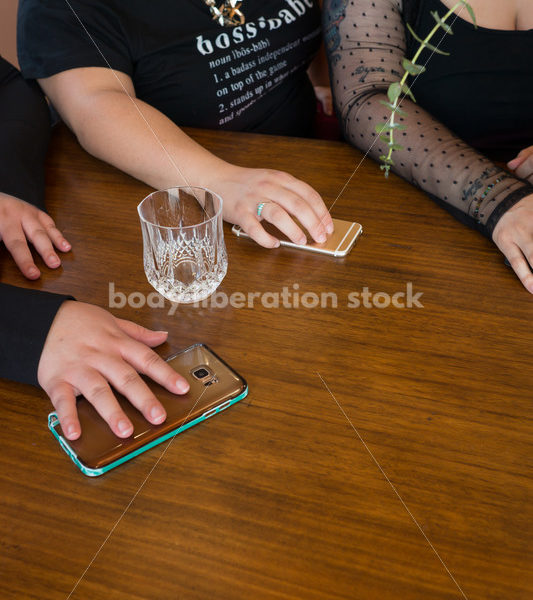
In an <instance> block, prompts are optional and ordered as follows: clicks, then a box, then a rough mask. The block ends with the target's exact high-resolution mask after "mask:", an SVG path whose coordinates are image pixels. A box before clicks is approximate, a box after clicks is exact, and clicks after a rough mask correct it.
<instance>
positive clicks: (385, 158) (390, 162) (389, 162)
mask: <svg viewBox="0 0 533 600" xmlns="http://www.w3.org/2000/svg"><path fill="white" fill-rule="evenodd" d="M379 160H380V161H381V162H382V163H384V164H386V165H392V166H393V167H394V161H393V160H392V158H389V157H388V156H385V155H384V154H382V155H381V156H380V157H379Z"/></svg>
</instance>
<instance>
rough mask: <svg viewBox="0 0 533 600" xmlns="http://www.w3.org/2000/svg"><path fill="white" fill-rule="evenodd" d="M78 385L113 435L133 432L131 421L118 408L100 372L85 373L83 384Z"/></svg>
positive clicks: (119, 435)
mask: <svg viewBox="0 0 533 600" xmlns="http://www.w3.org/2000/svg"><path fill="white" fill-rule="evenodd" d="M78 387H79V390H80V392H81V393H82V394H83V395H84V396H85V398H87V400H88V401H89V402H90V403H91V404H92V405H93V406H94V408H95V409H96V411H97V412H98V414H99V415H100V416H101V417H102V419H104V421H106V423H107V424H108V425H109V427H110V428H111V431H112V432H113V433H114V434H115V435H117V436H118V437H121V438H126V437H129V436H130V435H131V434H132V433H133V425H132V424H131V421H130V420H129V419H128V417H127V416H126V413H125V412H124V411H123V410H122V409H121V408H120V405H119V403H118V401H117V399H116V398H115V396H114V395H113V392H112V391H111V388H110V387H109V384H108V383H107V381H106V380H105V378H104V377H103V376H102V375H101V374H100V373H97V372H96V371H93V372H91V373H90V374H87V375H86V376H85V380H84V382H83V385H80V386H78ZM117 387H118V386H117Z"/></svg>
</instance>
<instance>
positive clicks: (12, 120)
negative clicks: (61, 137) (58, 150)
mask: <svg viewBox="0 0 533 600" xmlns="http://www.w3.org/2000/svg"><path fill="white" fill-rule="evenodd" d="M49 136H50V114H49V110H48V105H47V104H46V100H45V99H44V96H43V94H42V92H41V91H40V89H39V86H38V85H37V84H36V83H35V82H28V81H24V79H23V78H22V76H21V75H20V73H19V72H18V71H17V70H16V69H15V68H14V67H12V66H11V65H10V64H9V63H8V62H7V61H5V60H4V59H3V58H1V57H0V192H3V193H4V194H9V195H10V196H15V197H16V198H20V199H21V200H25V201H26V202H30V203H31V204H34V205H35V206H37V207H39V208H40V209H42V210H44V158H45V155H46V149H47V147H48V140H49Z"/></svg>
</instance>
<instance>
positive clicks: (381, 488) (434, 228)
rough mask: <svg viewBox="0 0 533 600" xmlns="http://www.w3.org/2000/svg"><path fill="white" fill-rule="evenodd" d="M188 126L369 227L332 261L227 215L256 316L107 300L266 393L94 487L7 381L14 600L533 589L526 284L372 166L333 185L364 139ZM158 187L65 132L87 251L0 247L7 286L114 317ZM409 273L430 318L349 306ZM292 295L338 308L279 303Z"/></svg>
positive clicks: (503, 595)
mask: <svg viewBox="0 0 533 600" xmlns="http://www.w3.org/2000/svg"><path fill="white" fill-rule="evenodd" d="M189 133H190V134H191V135H192V136H193V137H194V138H195V139H197V140H198V141H199V142H200V143H202V144H203V145H205V146H206V147H207V148H208V149H210V150H212V151H213V152H215V153H216V154H218V155H220V156H223V157H224V158H225V159H227V160H229V161H231V162H235V163H238V164H241V165H244V166H262V167H270V168H276V169H283V170H288V171H289V172H291V173H292V174H293V175H295V176H297V177H299V178H301V179H304V180H305V181H307V182H309V183H310V184H311V185H312V186H314V187H315V188H316V189H317V190H318V191H319V192H320V193H321V194H322V196H323V197H324V198H325V200H326V203H327V204H328V206H329V205H330V204H332V203H333V202H334V201H336V202H335V204H334V206H333V209H332V214H333V216H335V217H338V218H344V219H350V220H356V221H358V222H360V223H362V224H363V227H364V235H363V236H362V238H361V239H360V240H359V241H358V243H357V245H356V247H355V248H354V250H353V251H352V253H351V254H350V255H349V256H348V257H346V258H345V259H334V258H328V257H323V256H317V255H313V254H309V253H304V252H301V251H298V250H290V249H284V248H280V249H278V250H264V249H262V248H260V247H258V246H256V245H255V244H254V243H252V242H250V241H247V240H244V239H237V238H236V237H235V236H233V235H232V234H231V232H230V228H229V227H228V226H227V225H226V226H225V233H226V244H227V248H228V253H229V270H228V274H227V276H226V278H225V280H224V281H223V282H222V284H221V286H220V288H219V291H220V292H223V293H224V294H226V295H230V294H232V293H235V292H242V293H243V294H245V295H246V294H249V293H256V294H257V295H256V296H255V301H254V304H255V306H254V307H245V308H234V307H232V306H226V307H220V308H217V307H215V306H205V307H193V306H180V307H179V308H178V310H177V311H176V312H175V314H169V309H170V305H169V304H168V302H167V303H166V305H165V308H150V307H148V306H146V305H145V306H144V307H142V308H132V307H131V306H126V307H124V308H122V309H118V308H113V309H111V310H112V312H113V313H114V314H115V315H117V316H120V317H124V318H128V319H133V320H136V321H138V322H140V323H142V324H143V325H145V326H147V327H153V328H156V329H168V330H169V331H170V336H169V342H168V343H167V344H165V346H163V347H161V348H160V349H159V351H160V353H161V354H162V355H169V354H170V353H171V352H172V351H174V350H177V349H180V348H184V347H186V346H188V345H190V344H192V343H194V342H198V341H202V342H205V343H207V344H209V345H210V346H211V347H212V348H213V349H214V350H215V351H216V352H218V353H219V354H220V355H221V356H222V357H223V358H224V359H225V360H227V362H229V363H230V364H231V365H232V366H234V367H235V368H236V369H237V370H238V371H239V372H241V373H242V374H243V375H244V376H245V377H246V379H247V380H248V383H249V386H250V394H249V397H248V398H247V399H246V400H245V401H243V402H241V403H239V404H237V405H236V406H234V407H232V408H231V409H230V410H228V411H226V412H225V413H223V414H221V415H220V416H217V417H216V418H214V419H211V420H210V421H208V422H206V423H204V424H201V425H199V426H197V427H195V428H193V429H191V430H189V431H187V432H185V433H183V434H182V435H180V436H178V437H177V438H175V439H174V441H173V442H172V443H170V444H168V445H166V444H165V445H163V446H159V447H158V448H155V449H153V450H151V451H150V452H147V453H145V454H144V455H142V456H140V457H138V458H136V459H135V460H133V461H131V462H130V463H128V464H126V465H124V466H121V467H120V468H117V469H116V470H114V471H113V472H110V473H109V474H107V475H104V476H102V477H100V478H96V479H89V478H86V477H84V476H83V475H82V474H81V473H80V472H79V471H78V470H77V469H76V468H75V466H74V465H73V464H72V463H71V462H70V460H69V459H68V458H67V456H66V455H65V454H64V453H63V452H62V451H61V450H60V448H59V446H58V445H57V443H56V442H55V440H54V439H53V437H52V435H51V434H50V432H49V431H48V429H47V427H46V415H47V413H48V412H49V410H50V408H51V405H50V402H49V401H48V399H47V398H46V396H45V394H44V393H43V392H41V391H39V390H37V389H35V388H32V387H29V386H24V385H21V384H14V383H10V382H6V381H2V382H0V397H1V399H2V402H1V405H0V406H1V407H0V414H1V422H2V427H1V430H0V445H1V448H2V452H1V454H0V464H1V468H0V528H1V544H2V548H1V558H0V575H1V577H0V597H1V598H2V599H7V598H9V599H11V598H13V599H21V598H23V599H26V598H28V599H39V600H47V599H61V598H67V597H70V598H72V599H91V600H100V599H102V600H104V599H105V600H110V599H117V600H140V599H143V600H148V599H149V600H151V599H158V600H159V599H161V600H167V599H177V598H179V599H182V598H183V599H201V600H205V599H214V598H216V599H220V600H223V599H228V600H230V599H231V600H235V599H256V598H257V599H272V600H274V599H276V600H280V599H292V598H298V599H300V598H301V599H310V600H315V599H316V600H323V599H330V598H331V599H364V600H374V599H375V600H388V599H402V600H411V599H413V600H414V599H417V600H418V599H423V600H427V599H430V598H431V599H432V600H445V599H446V600H451V599H461V598H467V599H468V600H502V599H513V600H518V599H521V600H525V599H527V598H532V597H533V577H532V573H533V569H532V553H531V549H532V548H531V534H532V531H531V522H532V508H531V500H532V496H531V489H532V485H531V474H532V468H531V467H532V461H531V456H532V427H531V398H532V393H531V388H532V383H533V377H532V360H533V332H532V328H531V315H532V309H533V298H532V296H531V295H529V294H528V293H527V292H526V291H525V290H524V289H523V288H522V286H521V284H520V282H519V281H518V279H517V278H516V277H515V276H514V274H513V273H512V271H511V270H510V269H509V268H508V267H506V266H505V265H504V263H503V257H502V256H501V254H500V253H499V252H498V251H497V249H496V248H495V247H494V246H493V244H492V243H491V242H489V241H488V240H486V239H484V238H482V237H481V236H480V235H479V234H478V233H476V232H474V231H470V230H468V229H467V228H465V227H464V226H462V225H460V224H458V223H457V222H455V221H454V220H453V218H452V217H450V216H449V215H447V214H446V213H445V212H443V211H442V210H441V209H439V208H438V207H436V206H435V205H433V203H432V202H431V201H430V200H429V199H427V198H426V197H425V196H424V195H423V194H421V193H420V192H418V191H416V190H415V189H414V188H413V187H411V186H410V185H408V184H407V183H405V182H403V181H401V180H399V179H398V178H396V177H394V176H391V178H390V180H389V181H385V180H384V179H383V176H382V173H381V172H380V171H379V168H378V167H377V166H376V165H375V164H373V163H372V162H371V161H369V160H367V161H365V162H364V163H363V164H362V165H361V166H360V167H359V168H358V170H357V171H356V173H355V175H354V176H353V178H352V179H351V181H350V182H349V184H348V185H347V186H346V188H345V189H344V191H343V192H342V194H341V195H340V197H338V196H339V193H340V192H341V190H342V189H343V186H344V184H345V183H346V181H347V180H348V178H349V177H350V175H351V174H352V172H353V171H354V170H355V168H356V167H357V166H358V165H359V163H360V161H361V159H362V155H361V154H359V153H358V152H356V151H355V150H353V149H351V148H349V147H348V146H346V145H343V144H341V143H335V142H321V141H314V140H301V139H285V138H277V137H270V136H260V135H250V134H237V133H222V132H206V131H194V130H192V131H190V132H189ZM162 160H164V157H163V156H162ZM147 192H149V188H147V187H146V186H144V185H143V184H141V183H139V182H137V181H135V180H133V179H131V178H129V177H128V176H126V175H124V174H122V173H119V172H118V171H116V170H115V169H113V168H112V167H109V166H107V165H104V164H102V163H101V162H99V161H97V160H95V159H93V158H91V157H90V156H89V155H87V154H86V153H85V152H84V151H83V150H81V149H80V148H79V146H78V144H77V142H76V141H75V140H74V138H73V137H72V136H71V134H70V133H69V132H67V131H66V130H65V129H64V128H59V129H58V130H56V132H55V134H54V138H53V142H52V147H51V151H50V156H49V161H48V182H47V201H48V207H49V210H50V213H51V214H52V216H53V217H54V218H55V219H56V222H57V224H58V226H59V227H60V229H61V230H62V231H63V232H64V233H65V235H66V237H67V238H68V239H69V240H70V241H71V242H72V245H73V250H72V252H71V253H70V254H68V255H66V256H65V257H64V260H63V267H62V268H61V269H60V270H58V271H57V272H54V271H50V270H48V269H46V268H43V276H42V278H41V280H39V281H38V282H35V283H32V282H29V281H26V280H24V278H23V277H22V276H21V275H20V274H19V273H18V272H17V270H16V268H15V266H14V265H13V263H12V261H11V260H9V257H8V256H7V254H6V252H5V250H4V249H3V248H2V250H1V252H0V254H1V256H0V264H1V267H2V281H5V282H8V283H13V284H16V285H22V286H26V287H32V286H33V287H36V288H42V289H46V290H51V291H56V292H61V293H70V294H73V295H74V296H75V297H76V298H77V299H78V300H83V301H88V302H93V303H95V304H98V305H100V306H103V307H108V306H109V286H110V284H111V283H112V284H114V286H115V290H116V291H118V292H122V293H124V294H126V295H129V294H132V293H134V292H140V293H142V294H145V295H148V294H150V293H151V292H152V291H153V290H152V289H151V287H150V286H149V284H148V282H147V281H146V278H145V275H144V272H143V267H142V241H141V235H140V227H139V224H138V218H137V212H136V205H137V203H138V202H139V201H140V200H141V199H142V198H143V197H144V195H145V194H146V193H147ZM39 266H41V265H39ZM408 284H411V285H412V289H413V293H418V292H421V293H422V296H421V297H420V298H419V301H420V302H421V304H422V305H423V307H416V306H415V307H412V308H403V309H402V308H395V307H393V306H388V307H384V308H376V307H374V306H373V305H371V306H372V307H365V306H359V307H355V306H350V302H349V301H350V298H351V299H352V300H353V299H355V296H353V295H352V296H350V294H353V293H354V292H357V293H362V292H364V290H365V288H368V292H369V293H373V294H377V293H379V292H381V293H382V295H381V296H377V298H376V297H374V299H377V300H378V301H382V302H385V299H386V296H384V295H383V294H388V295H389V296H392V295H393V294H395V293H397V292H402V291H405V290H406V289H407V285H408ZM284 286H286V287H288V288H289V291H290V292H291V293H293V292H295V291H297V292H299V294H300V298H301V295H302V294H303V293H306V292H307V293H312V294H318V295H320V294H322V293H330V294H336V297H337V307H332V306H331V302H330V303H329V304H328V306H327V307H323V308H321V307H317V308H305V307H301V306H300V307H298V308H296V307H294V306H292V307H284V306H280V307H278V308H271V307H268V304H269V302H270V304H272V303H273V302H274V301H275V297H276V296H275V295H276V294H280V293H281V292H282V291H283V287H284ZM296 286H297V287H296ZM267 293H269V295H265V294H267ZM259 294H263V296H259ZM306 298H307V299H308V301H309V300H310V299H311V298H313V297H312V296H310V295H308V296H306ZM330 298H331V296H330ZM261 299H262V300H263V301H265V304H267V306H263V304H262V303H261ZM352 304H353V303H352ZM322 380H323V381H324V382H325V384H326V385H327V387H329V390H330V391H331V393H329V392H328V390H327V389H326V386H325V385H324V383H323V381H322ZM363 441H364V443H363ZM378 465H379V467H378ZM137 492H138V493H137ZM136 493H137V495H136V496H134V495H135V494H136ZM132 499H133V500H132ZM110 532H111V534H110ZM109 534H110V535H109ZM108 536H109V537H108ZM437 553H438V555H437ZM69 594H70V596H69Z"/></svg>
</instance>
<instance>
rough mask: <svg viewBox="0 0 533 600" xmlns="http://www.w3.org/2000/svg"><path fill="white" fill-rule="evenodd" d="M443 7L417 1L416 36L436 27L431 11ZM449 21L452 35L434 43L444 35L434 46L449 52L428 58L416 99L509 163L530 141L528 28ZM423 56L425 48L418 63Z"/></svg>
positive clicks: (532, 76) (532, 92) (531, 43)
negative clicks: (418, 5)
mask: <svg viewBox="0 0 533 600" xmlns="http://www.w3.org/2000/svg"><path fill="white" fill-rule="evenodd" d="M444 9H445V7H444V5H443V4H442V2H440V0H422V1H421V4H420V9H419V11H420V12H419V17H418V19H417V22H416V25H415V31H416V33H417V34H418V35H419V37H422V39H423V38H424V37H425V36H426V35H427V33H428V32H429V31H430V30H431V29H432V28H433V26H434V25H435V20H434V19H433V17H432V16H431V12H432V11H435V10H437V11H438V12H439V14H441V15H442V14H443V10H444ZM465 13H466V9H465ZM448 22H449V23H450V24H452V23H453V25H452V30H453V35H446V36H444V37H443V33H438V34H437V35H436V36H435V42H438V41H439V40H440V39H441V38H443V39H442V43H441V44H440V45H439V49H440V50H443V51H445V52H448V53H449V56H442V55H440V54H434V55H433V56H432V57H431V60H430V62H429V64H428V68H427V71H426V72H425V73H423V74H422V75H420V76H419V77H418V78H417V80H416V82H415V83H414V85H413V86H412V90H413V93H414V95H415V98H416V99H417V101H418V102H419V104H420V105H421V106H423V107H424V108H425V109H426V110H428V111H429V112H431V114H432V115H433V116H434V117H436V118H437V119H438V120H439V121H441V123H443V124H444V125H446V126H447V127H449V128H450V129H451V130H452V131H454V132H455V133H457V134H458V135H460V136H461V137H462V139H463V140H465V141H466V142H467V143H468V144H470V145H471V146H473V147H474V148H477V149H479V150H481V151H483V152H485V153H487V154H489V155H490V156H492V157H493V158H495V159H498V160H502V161H509V160H511V159H512V158H514V157H515V156H516V155H517V154H518V152H519V151H520V150H522V149H523V148H526V147H528V146H530V145H531V144H532V143H533V111H532V110H531V101H532V99H533V72H532V68H531V64H532V60H533V58H532V51H533V29H530V30H529V31H502V30H499V29H487V28H485V27H478V28H477V29H475V28H474V25H472V24H471V23H468V21H465V20H464V19H462V18H461V17H460V16H459V17H457V18H454V17H453V16H452V17H451V18H450V19H449V21H448ZM473 33H475V34H474V35H473ZM428 58H429V51H428V50H424V51H423V53H422V55H421V56H420V59H419V61H418V62H419V63H420V64H424V63H425V62H426V61H427V60H428Z"/></svg>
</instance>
